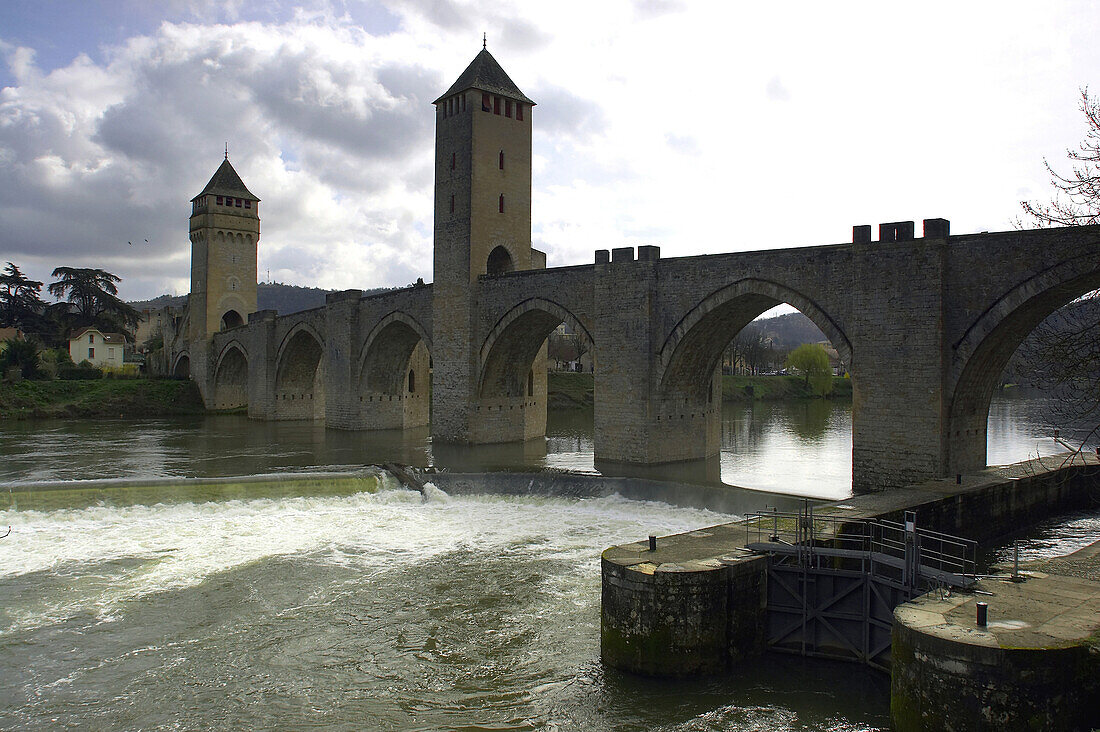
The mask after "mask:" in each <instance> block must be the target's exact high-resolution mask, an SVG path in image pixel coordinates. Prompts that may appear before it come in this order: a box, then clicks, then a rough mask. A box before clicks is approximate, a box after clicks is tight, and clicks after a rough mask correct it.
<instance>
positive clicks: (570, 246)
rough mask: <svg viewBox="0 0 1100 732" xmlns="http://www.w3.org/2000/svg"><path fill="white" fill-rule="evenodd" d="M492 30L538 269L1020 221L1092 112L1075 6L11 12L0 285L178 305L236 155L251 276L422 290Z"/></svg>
mask: <svg viewBox="0 0 1100 732" xmlns="http://www.w3.org/2000/svg"><path fill="white" fill-rule="evenodd" d="M485 8H491V9H488V10H487V9H485ZM483 31H484V32H486V33H487V34H488V41H489V50H490V51H491V52H492V53H493V55H494V56H495V57H496V58H497V60H498V61H499V62H500V63H501V65H502V66H503V67H504V69H505V70H506V71H507V72H508V74H509V75H510V76H511V77H512V79H513V80H514V81H515V82H516V84H517V85H518V86H519V87H520V89H522V90H523V91H524V93H526V94H527V95H528V96H529V97H531V98H532V99H534V100H535V101H536V102H537V103H538V105H539V106H537V107H536V108H535V109H534V114H533V115H532V117H533V123H534V130H535V134H534V155H535V166H534V193H533V211H532V213H533V232H532V237H533V243H534V245H535V246H536V247H537V248H540V249H543V250H545V251H546V252H547V254H548V264H549V265H550V266H560V265H568V264H579V263H586V262H590V261H592V257H593V250H595V249H603V248H610V247H616V246H628V245H637V244H658V245H660V246H661V248H662V256H665V257H668V256H678V255H689V254H701V253H712V252H722V251H735V250H747V249H762V248H773V247H783V246H802V245H813V244H831V243H838V242H843V241H849V240H850V237H851V227H852V225H853V224H877V223H879V222H883V221H895V220H907V219H912V220H917V221H918V231H919V220H920V219H922V218H931V217H944V218H948V219H950V220H951V222H952V230H953V231H954V232H956V233H966V232H972V231H984V230H1002V229H1007V228H1011V227H1012V225H1013V222H1014V220H1015V219H1016V217H1017V215H1018V214H1019V201H1020V200H1021V199H1025V198H1031V199H1043V198H1047V197H1049V192H1050V187H1049V182H1048V179H1047V176H1046V174H1045V171H1044V169H1043V158H1044V157H1046V158H1049V159H1050V160H1051V162H1052V163H1053V164H1055V165H1056V166H1060V167H1062V168H1066V167H1067V166H1066V165H1065V164H1064V162H1063V161H1064V151H1065V148H1066V147H1069V146H1075V145H1076V144H1077V143H1078V142H1079V141H1080V140H1081V138H1082V137H1083V135H1084V132H1085V127H1084V122H1083V117H1082V115H1081V113H1080V112H1079V111H1078V108H1077V107H1078V95H1079V89H1080V88H1081V87H1084V86H1086V85H1089V84H1090V83H1093V84H1094V87H1095V91H1098V92H1100V79H1097V75H1098V74H1100V43H1098V42H1097V39H1098V38H1100V4H1098V3H1094V2H1089V1H1087V0H1082V1H1081V2H1044V3H1036V2H1033V1H1032V2H1005V1H1004V0H998V1H997V2H965V3H963V2H951V3H942V4H940V3H935V2H923V3H904V4H902V3H886V2H870V3H842V2H835V3H823V2H805V3H801V2H788V3H784V2H768V3H754V4H749V3H742V2H688V1H685V2H676V1H675V0H638V2H633V3H631V2H626V1H625V0H600V1H599V2H593V1H592V0H585V1H584V2H579V1H578V2H572V1H568V0H556V1H554V2H545V3H543V2H538V3H536V2H530V1H527V2H523V1H517V2H508V1H506V0H504V1H494V2H492V3H488V2H481V3H477V2H470V3H464V2H457V1H454V0H411V1H407V2H401V1H398V0H363V1H360V0H343V1H340V0H332V1H329V2H316V3H304V4H299V3H290V2H279V1H277V0H264V1H263V2H250V1H248V0H221V1H220V2H211V1H208V0H163V1H162V2H148V0H110V1H104V2H100V1H98V0H82V1H78V0H73V1H72V2H52V1H51V0H36V1H35V2H25V1H24V0H4V1H3V3H2V4H0V54H2V58H3V64H2V65H0V87H2V90H0V265H2V263H3V262H6V261H9V260H10V261H13V262H15V263H16V264H18V265H20V266H21V267H23V268H24V269H25V270H27V271H28V272H29V273H30V274H32V275H33V276H35V277H36V278H37V279H42V280H47V281H48V280H49V272H50V271H51V270H52V269H53V268H54V267H55V266H59V265H68V266H87V267H102V268H105V269H108V270H110V271H112V272H115V273H116V274H119V275H121V276H122V277H123V278H124V282H123V285H122V295H123V296H124V297H126V298H127V299H138V298H145V297H151V296H155V295H157V294H161V293H164V292H169V293H179V294H182V293H185V292H187V290H188V287H189V285H188V282H189V266H190V265H189V262H190V248H189V244H188V240H187V219H188V216H189V214H190V204H189V200H190V199H191V198H192V197H193V196H194V195H196V194H197V193H198V192H199V191H200V190H201V189H202V187H203V185H205V183H206V182H207V180H208V179H209V178H210V176H211V175H212V174H213V172H214V170H215V169H216V168H217V166H218V164H219V163H220V162H221V158H222V150H223V145H224V144H225V142H226V141H228V142H229V150H230V159H231V160H232V162H233V165H234V166H235V167H236V169H237V171H238V172H239V173H240V174H241V176H242V178H243V179H244V181H245V183H246V184H247V185H248V187H249V188H250V189H251V190H252V192H253V193H255V194H256V195H257V196H259V197H260V198H261V199H262V200H263V203H262V204H261V208H260V213H261V221H262V223H261V226H262V237H261V239H260V253H259V273H260V279H261V280H267V279H269V277H270V279H273V280H276V281H280V282H287V283H292V284H299V285H310V286H319V287H326V288H340V289H344V288H353V287H354V288H369V287H380V286H397V285H405V284H408V283H410V282H412V281H413V280H415V279H416V278H417V277H423V278H424V279H425V280H427V281H431V279H432V269H431V268H432V264H431V263H432V257H431V246H432V237H431V231H432V157H433V144H434V137H433V124H434V112H433V109H432V106H431V102H432V100H433V99H435V97H436V96H438V95H439V94H441V93H442V92H443V91H444V90H445V89H446V88H447V87H448V86H449V85H450V84H451V83H452V82H453V81H454V80H455V79H456V78H457V77H458V75H459V74H460V73H461V72H462V70H463V69H464V68H465V67H466V65H467V64H468V63H469V62H470V61H471V60H472V59H473V57H474V56H475V55H476V54H477V52H478V51H479V50H480V48H481V34H482V32H483ZM146 239H147V240H148V243H146V241H145V240H146ZM127 242H132V244H128V243H127ZM269 272H270V275H269V274H268V273H269Z"/></svg>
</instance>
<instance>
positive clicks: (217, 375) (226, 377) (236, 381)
mask: <svg viewBox="0 0 1100 732" xmlns="http://www.w3.org/2000/svg"><path fill="white" fill-rule="evenodd" d="M245 406H248V358H247V357H246V356H245V353H244V349H243V348H242V347H241V346H240V345H239V344H237V343H231V344H229V345H228V346H226V347H225V349H223V350H222V354H221V356H220V358H219V359H218V364H217V366H216V367H215V370H214V399H213V407H214V409H239V408H240V407H245Z"/></svg>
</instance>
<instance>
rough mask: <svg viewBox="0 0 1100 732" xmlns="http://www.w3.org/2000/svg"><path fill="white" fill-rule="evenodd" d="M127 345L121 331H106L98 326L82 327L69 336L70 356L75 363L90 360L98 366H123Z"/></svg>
mask: <svg viewBox="0 0 1100 732" xmlns="http://www.w3.org/2000/svg"><path fill="white" fill-rule="evenodd" d="M125 347H126V339H125V338H124V337H123V336H122V334H121V333H104V332H102V331H101V330H99V329H97V328H81V329H80V330H78V331H75V332H74V333H73V334H72V335H71V336H69V356H70V357H71V358H72V359H73V361H74V362H75V363H80V362H81V361H88V362H90V363H91V364H92V365H93V366H97V367H104V366H106V367H108V368H122V351H123V350H124V349H125Z"/></svg>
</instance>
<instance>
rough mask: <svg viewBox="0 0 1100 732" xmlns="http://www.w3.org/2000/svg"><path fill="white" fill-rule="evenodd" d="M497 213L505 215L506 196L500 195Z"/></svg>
mask: <svg viewBox="0 0 1100 732" xmlns="http://www.w3.org/2000/svg"><path fill="white" fill-rule="evenodd" d="M497 211H499V212H500V213H504V194H503V193H501V194H500V201H498V202H497Z"/></svg>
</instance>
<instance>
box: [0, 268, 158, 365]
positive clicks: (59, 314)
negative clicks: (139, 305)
mask: <svg viewBox="0 0 1100 732" xmlns="http://www.w3.org/2000/svg"><path fill="white" fill-rule="evenodd" d="M52 276H53V277H54V278H55V281H54V282H51V283H50V284H49V285H46V290H47V292H49V294H50V295H53V296H54V297H55V298H56V299H57V300H58V302H54V303H47V302H46V301H45V300H43V299H42V287H43V285H44V283H42V282H39V281H38V280H32V279H31V278H30V277H27V276H26V275H25V274H24V273H23V271H22V270H20V269H19V267H18V266H17V265H15V264H14V263H13V262H8V263H7V266H6V267H5V268H4V269H3V271H2V272H0V328H16V329H18V330H19V331H20V332H22V333H23V334H24V335H25V336H30V337H34V338H37V339H38V340H39V341H41V342H42V343H43V344H44V345H45V346H46V347H49V348H60V347H61V346H63V345H66V344H67V342H68V338H69V334H70V333H71V332H72V331H74V330H77V329H79V328H85V327H95V328H98V329H99V330H101V331H104V332H107V333H122V334H123V335H124V336H125V337H126V339H127V340H128V341H131V342H132V341H133V332H134V329H135V328H136V327H137V324H138V321H139V319H140V318H141V313H140V312H139V311H138V310H137V309H135V308H134V307H133V306H131V305H130V304H128V303H126V302H124V301H123V300H122V299H120V298H119V296H118V283H119V282H121V281H122V278H121V277H119V276H118V275H115V274H112V273H110V272H108V271H106V270H102V269H91V268H84V267H57V268H56V269H54V271H53V274H52Z"/></svg>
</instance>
